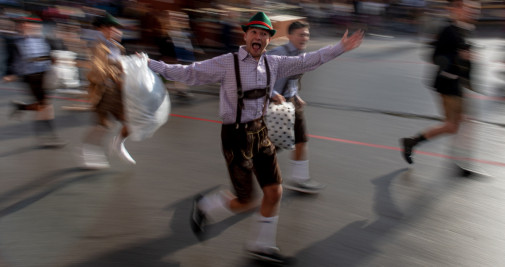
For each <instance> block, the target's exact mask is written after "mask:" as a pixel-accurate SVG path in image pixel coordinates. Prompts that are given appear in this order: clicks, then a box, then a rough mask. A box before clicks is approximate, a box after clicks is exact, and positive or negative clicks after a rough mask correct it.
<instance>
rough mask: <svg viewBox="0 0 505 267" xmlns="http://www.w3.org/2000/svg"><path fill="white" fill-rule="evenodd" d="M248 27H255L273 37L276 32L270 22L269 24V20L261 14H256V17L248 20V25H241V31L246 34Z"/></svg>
mask: <svg viewBox="0 0 505 267" xmlns="http://www.w3.org/2000/svg"><path fill="white" fill-rule="evenodd" d="M249 27H255V28H260V29H264V30H267V31H268V32H269V33H270V36H274V34H275V32H276V30H274V28H273V27H272V22H270V19H269V18H268V17H267V15H266V14H265V13H263V12H258V13H256V15H254V16H253V17H252V18H251V19H250V20H249V23H247V24H246V25H242V30H244V32H247V30H248V29H249Z"/></svg>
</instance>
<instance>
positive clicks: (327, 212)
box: [0, 37, 505, 267]
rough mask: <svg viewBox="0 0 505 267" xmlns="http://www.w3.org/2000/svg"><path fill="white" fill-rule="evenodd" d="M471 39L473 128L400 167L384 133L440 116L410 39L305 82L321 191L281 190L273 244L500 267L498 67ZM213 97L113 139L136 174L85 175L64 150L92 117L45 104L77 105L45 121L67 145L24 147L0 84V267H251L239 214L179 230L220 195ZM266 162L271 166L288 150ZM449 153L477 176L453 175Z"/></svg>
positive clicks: (304, 261)
mask: <svg viewBox="0 0 505 267" xmlns="http://www.w3.org/2000/svg"><path fill="white" fill-rule="evenodd" d="M327 42H328V39H323V38H318V39H317V40H314V41H313V42H312V47H311V49H314V48H316V47H320V46H322V45H324V44H326V43H327ZM475 42H476V43H478V44H479V45H480V47H479V58H480V59H482V60H480V62H481V63H479V64H478V66H479V73H480V75H478V76H477V78H478V79H477V82H476V90H477V91H478V92H479V93H475V92H468V96H469V97H468V106H469V107H470V109H469V113H470V115H471V117H472V118H473V119H474V120H472V121H468V122H467V123H465V125H464V126H463V129H462V131H463V135H462V136H463V137H464V138H463V139H462V140H463V141H460V142H456V145H452V144H453V139H451V138H448V137H444V138H440V139H437V140H434V141H433V142H430V143H427V144H425V145H423V146H421V147H420V151H418V153H417V154H416V157H415V164H414V165H412V166H408V165H407V164H406V163H405V162H404V161H403V159H402V158H401V156H400V152H399V148H398V138H400V137H403V136H410V135H413V134H415V133H417V132H419V131H420V130H422V129H424V128H426V127H428V126H431V125H434V124H436V123H437V122H438V121H437V119H439V118H440V117H439V113H438V105H437V103H436V102H435V101H434V100H436V98H435V95H434V94H433V93H432V92H431V91H430V90H429V89H427V88H426V86H425V85H424V84H425V83H426V82H427V81H428V80H427V78H429V74H430V70H431V68H432V66H431V65H429V64H427V63H426V62H425V61H423V58H424V55H425V53H426V51H427V50H426V49H425V48H424V47H422V46H421V44H420V43H419V42H418V41H416V39H413V38H395V39H389V38H381V39H379V38H376V37H367V39H366V40H365V42H364V43H363V45H362V47H360V48H359V49H358V50H356V51H353V52H352V53H349V54H345V55H343V56H342V57H340V58H339V59H338V60H335V61H332V62H330V63H328V64H326V65H324V66H323V67H321V68H320V69H318V70H316V71H313V72H310V73H307V74H306V75H305V76H304V78H303V87H304V89H303V91H302V93H301V94H302V97H303V98H304V99H305V100H306V101H307V102H308V103H309V105H308V107H307V110H306V116H307V119H308V127H309V131H310V134H311V139H310V154H309V156H310V167H311V175H312V177H314V178H316V179H318V180H319V181H321V182H324V183H326V184H327V188H326V189H325V190H324V191H323V192H322V193H321V194H320V195H318V196H304V195H298V194H294V193H292V192H289V191H286V192H285V194H284V197H283V201H282V207H281V213H280V221H279V227H278V245H279V246H280V247H281V249H282V250H283V252H284V253H285V254H288V255H292V256H294V257H296V259H297V264H296V266H469V267H470V266H503V265H505V257H504V256H503V247H505V235H504V232H503V229H504V226H505V217H504V216H503V214H505V208H504V207H505V206H504V205H502V203H504V202H505V195H504V194H503V191H504V189H505V182H504V181H503V180H502V179H503V178H504V170H505V169H504V168H505V154H504V153H503V151H505V149H504V148H505V141H504V139H503V136H504V135H503V133H504V129H503V127H502V126H501V125H502V124H503V122H504V114H505V113H504V112H503V109H504V103H503V98H502V96H503V94H504V93H503V92H502V91H501V90H500V86H501V81H502V80H501V79H499V78H496V77H497V76H496V75H493V73H495V72H497V71H498V70H500V68H501V70H503V64H500V63H499V59H503V58H504V56H503V54H500V52H501V51H503V45H504V44H503V41H501V40H497V39H476V40H475ZM213 88H214V87H212V86H210V87H198V88H195V90H197V93H196V94H195V99H194V100H193V101H190V102H186V101H182V100H180V99H178V98H176V97H172V111H171V112H172V116H171V118H170V120H169V122H168V123H167V124H166V125H164V126H163V127H162V128H161V129H160V130H159V131H158V132H157V133H156V135H155V136H154V137H153V138H151V139H149V140H146V141H143V142H138V143H137V142H129V143H127V147H128V149H129V151H130V153H131V154H132V155H133V157H134V158H135V159H136V160H137V165H136V166H134V167H131V166H127V165H125V164H123V163H121V162H120V161H119V160H118V159H116V158H114V157H112V158H111V162H112V165H113V167H112V168H111V169H108V170H103V171H85V170H82V169H80V168H79V166H80V161H79V158H78V156H77V153H76V151H77V150H78V147H79V145H80V142H81V139H82V137H83V135H84V132H85V131H86V129H87V128H88V126H89V125H90V124H91V118H92V117H91V115H92V114H91V113H90V112H88V111H69V110H62V109H60V108H61V107H62V106H65V105H73V104H75V103H78V102H75V99H64V98H61V95H60V96H57V98H55V104H56V106H57V107H58V109H57V119H56V124H57V126H58V129H59V132H60V134H61V136H62V137H64V138H65V139H67V140H68V141H69V145H68V146H67V147H65V148H63V149H59V150H45V149H39V148H37V147H36V143H35V139H34V137H33V135H32V128H31V126H32V125H31V123H30V121H31V118H30V116H29V114H26V115H27V116H25V117H24V119H22V120H21V121H12V120H7V119H6V118H7V114H8V112H9V105H8V102H9V101H10V100H12V99H25V98H26V95H25V93H24V92H25V91H24V90H23V89H21V87H19V85H18V84H2V85H0V96H1V97H0V118H3V119H1V120H0V174H1V175H0V179H1V181H0V182H1V186H0V266H2V267H3V266H9V267H10V266H13V267H31V266H34V267H35V266H37V267H39V266H44V267H45V266H48V267H52V266H65V267H70V266H78V267H84V266H86V267H88V266H89V267H96V266H107V267H108V266H142V267H147V266H230V267H231V266H258V263H256V262H253V261H250V260H249V259H248V258H247V255H246V254H245V253H244V251H243V244H244V242H245V240H246V238H247V233H248V230H249V226H250V223H251V220H250V215H251V214H243V215H239V216H235V217H232V218H230V219H228V220H225V221H223V222H222V223H220V224H218V225H216V226H215V227H213V228H211V230H210V231H211V234H210V236H209V238H208V239H207V240H206V241H204V242H198V240H197V239H196V238H195V237H194V236H193V234H192V232H191V230H190V227H189V212H190V210H189V209H190V207H191V199H192V198H193V197H194V196H195V195H196V194H198V193H201V192H206V191H208V190H213V189H216V188H217V187H228V186H229V183H228V178H227V172H226V169H225V166H224V164H223V163H224V161H223V159H222V156H221V152H220V140H219V132H220V125H219V123H218V122H217V121H218V120H219V118H218V116H217V114H218V98H217V97H216V95H215V94H216V90H215V89H213ZM470 147H471V148H473V149H472V150H471V151H472V153H468V151H470V150H469V148H470ZM278 156H279V160H280V165H281V169H282V171H284V172H286V168H287V161H288V156H289V155H288V153H287V152H285V151H284V152H280V153H279V155H278ZM453 156H462V157H466V158H467V160H464V161H460V162H465V163H466V164H472V166H476V167H478V168H479V169H482V170H485V171H486V172H487V173H489V174H490V176H489V177H479V176H477V177H472V178H462V177H458V176H457V175H456V174H455V171H454V168H453V160H451V157H453Z"/></svg>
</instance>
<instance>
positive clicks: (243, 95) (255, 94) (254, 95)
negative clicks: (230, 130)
mask: <svg viewBox="0 0 505 267" xmlns="http://www.w3.org/2000/svg"><path fill="white" fill-rule="evenodd" d="M263 58H264V59H265V68H266V71H267V86H266V87H265V88H259V89H252V90H248V91H245V92H244V91H243V90H242V82H241V79H240V66H239V60H238V55H237V53H233V60H234V65H235V79H236V80H237V98H238V99H237V117H236V119H235V124H236V127H237V128H238V126H239V124H240V120H241V118H242V109H243V108H244V99H258V98H260V97H263V96H264V97H265V102H264V104H263V114H262V115H265V112H266V106H267V101H268V98H269V97H270V68H269V66H268V61H267V57H266V55H265V56H264V57H263Z"/></svg>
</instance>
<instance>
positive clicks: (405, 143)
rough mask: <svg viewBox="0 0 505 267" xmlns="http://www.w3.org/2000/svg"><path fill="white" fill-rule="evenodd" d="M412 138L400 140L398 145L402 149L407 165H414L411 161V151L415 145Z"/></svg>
mask: <svg viewBox="0 0 505 267" xmlns="http://www.w3.org/2000/svg"><path fill="white" fill-rule="evenodd" d="M416 143H417V142H416V141H415V140H414V138H402V139H400V145H401V146H402V147H403V158H404V159H405V161H407V163H408V164H412V163H414V161H412V149H413V148H414V146H415V145H416Z"/></svg>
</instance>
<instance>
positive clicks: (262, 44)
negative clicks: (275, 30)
mask: <svg viewBox="0 0 505 267" xmlns="http://www.w3.org/2000/svg"><path fill="white" fill-rule="evenodd" d="M270 39H271V36H270V33H269V32H268V31H266V30H263V29H260V28H256V27H249V29H248V30H247V32H245V33H244V40H245V45H246V50H247V52H249V54H251V56H252V57H253V58H255V59H259V58H260V57H261V54H263V52H264V51H265V48H266V47H267V46H268V44H269V43H270Z"/></svg>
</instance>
